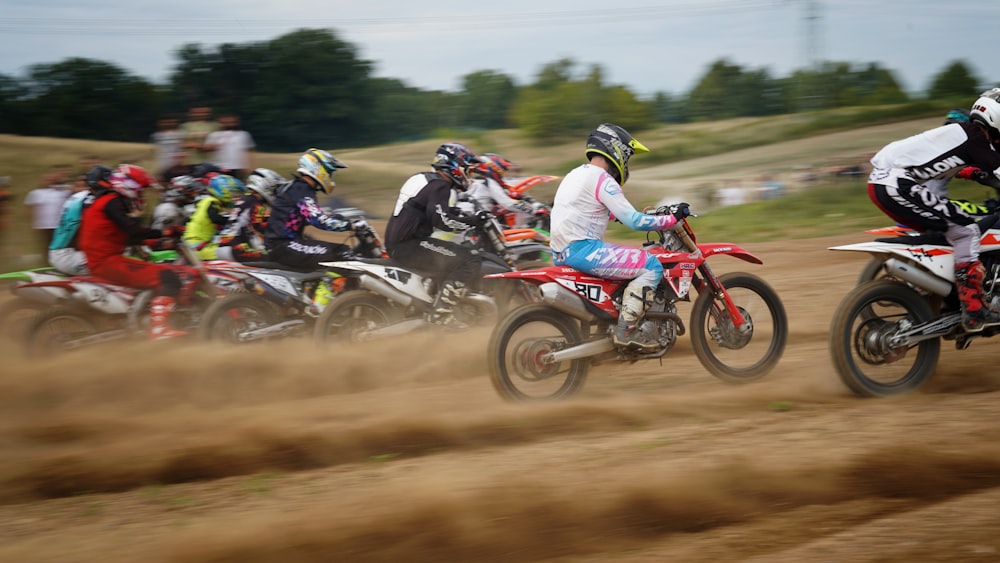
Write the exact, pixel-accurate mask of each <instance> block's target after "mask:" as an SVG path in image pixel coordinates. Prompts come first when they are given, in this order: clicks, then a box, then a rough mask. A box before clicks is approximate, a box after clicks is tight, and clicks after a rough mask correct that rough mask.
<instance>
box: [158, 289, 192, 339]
mask: <svg viewBox="0 0 1000 563" xmlns="http://www.w3.org/2000/svg"><path fill="white" fill-rule="evenodd" d="M174 304H175V302H174V298H173V297H167V296H165V295H159V296H156V297H154V298H153V302H152V303H150V305H149V339H150V340H163V339H165V338H174V337H177V336H185V335H187V332H185V331H183V330H177V329H175V328H172V327H171V326H170V313H172V312H173V311H174Z"/></svg>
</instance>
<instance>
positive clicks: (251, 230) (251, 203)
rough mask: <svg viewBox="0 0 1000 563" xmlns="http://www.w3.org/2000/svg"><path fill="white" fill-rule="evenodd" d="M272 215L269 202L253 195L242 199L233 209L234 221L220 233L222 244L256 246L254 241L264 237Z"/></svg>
mask: <svg viewBox="0 0 1000 563" xmlns="http://www.w3.org/2000/svg"><path fill="white" fill-rule="evenodd" d="M270 215H271V206H270V205H268V204H267V202H265V201H261V200H260V199H258V198H257V197H255V196H253V195H247V196H244V197H242V198H240V199H239V200H238V201H237V202H236V206H235V207H234V208H233V217H234V218H233V220H232V221H230V222H229V224H228V225H226V226H225V228H223V229H222V232H221V233H219V234H220V235H221V237H222V240H221V242H222V244H229V243H230V242H232V241H237V242H247V243H250V244H254V240H255V239H258V237H260V236H262V235H263V233H264V230H265V229H266V228H267V219H268V217H269V216H270ZM258 241H259V239H258Z"/></svg>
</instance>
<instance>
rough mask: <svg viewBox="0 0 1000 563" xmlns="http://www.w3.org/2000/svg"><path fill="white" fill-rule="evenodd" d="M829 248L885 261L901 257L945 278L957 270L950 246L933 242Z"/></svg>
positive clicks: (881, 243)
mask: <svg viewBox="0 0 1000 563" xmlns="http://www.w3.org/2000/svg"><path fill="white" fill-rule="evenodd" d="M829 250H837V251H846V252H865V253H867V254H870V255H872V256H874V257H875V258H878V259H879V260H882V261H883V262H885V261H886V260H888V259H889V258H899V259H901V260H903V261H905V262H908V263H910V264H915V265H916V266H917V267H919V268H921V269H923V270H927V271H929V272H931V273H933V274H936V275H938V276H941V277H942V278H944V279H952V276H953V272H954V270H955V254H954V250H953V249H952V248H951V247H950V246H941V245H933V244H921V245H908V244H893V243H889V242H879V241H870V242H859V243H855V244H845V245H842V246H831V247H830V248H829Z"/></svg>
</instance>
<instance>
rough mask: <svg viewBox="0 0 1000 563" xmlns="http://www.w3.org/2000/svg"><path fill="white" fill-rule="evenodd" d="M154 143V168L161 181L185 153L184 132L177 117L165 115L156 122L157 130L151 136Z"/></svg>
mask: <svg viewBox="0 0 1000 563" xmlns="http://www.w3.org/2000/svg"><path fill="white" fill-rule="evenodd" d="M149 142H150V143H152V144H153V170H154V171H155V174H156V177H157V178H159V180H160V181H161V182H165V181H166V180H165V179H164V178H163V175H164V173H165V172H166V171H167V170H169V169H170V168H171V167H173V166H174V164H176V163H177V162H178V161H179V160H180V159H179V158H178V157H179V156H183V155H184V147H183V142H184V133H183V132H182V131H181V130H180V125H179V123H178V121H177V118H176V117H174V116H172V115H164V116H163V117H161V118H160V119H159V120H158V121H157V122H156V132H155V133H153V134H152V135H150V136H149Z"/></svg>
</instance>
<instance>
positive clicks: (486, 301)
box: [462, 293, 497, 317]
mask: <svg viewBox="0 0 1000 563" xmlns="http://www.w3.org/2000/svg"><path fill="white" fill-rule="evenodd" d="M462 301H464V302H465V303H471V304H472V305H473V306H475V307H476V309H477V310H478V311H479V315H480V316H483V317H495V316H497V304H496V301H494V300H493V298H492V297H490V296H488V295H483V294H482V293H470V294H468V295H466V296H465V297H464V298H462Z"/></svg>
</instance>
